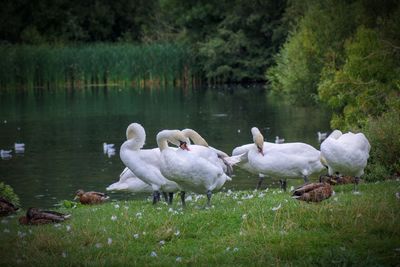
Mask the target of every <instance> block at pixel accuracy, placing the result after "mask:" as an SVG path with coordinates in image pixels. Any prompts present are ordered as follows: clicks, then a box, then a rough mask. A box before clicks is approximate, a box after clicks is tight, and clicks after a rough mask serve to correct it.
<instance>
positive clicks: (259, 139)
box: [251, 127, 264, 156]
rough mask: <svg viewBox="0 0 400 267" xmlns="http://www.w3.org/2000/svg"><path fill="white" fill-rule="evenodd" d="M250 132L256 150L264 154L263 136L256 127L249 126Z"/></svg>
mask: <svg viewBox="0 0 400 267" xmlns="http://www.w3.org/2000/svg"><path fill="white" fill-rule="evenodd" d="M251 134H252V135H253V141H254V144H255V145H256V147H257V150H258V152H259V153H261V155H263V156H264V150H263V148H264V136H263V135H262V134H261V132H260V130H259V129H258V128H257V127H253V128H251Z"/></svg>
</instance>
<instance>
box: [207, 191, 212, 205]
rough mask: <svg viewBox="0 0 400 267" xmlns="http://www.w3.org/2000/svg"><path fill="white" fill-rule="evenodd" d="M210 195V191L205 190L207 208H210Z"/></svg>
mask: <svg viewBox="0 0 400 267" xmlns="http://www.w3.org/2000/svg"><path fill="white" fill-rule="evenodd" d="M211 195H212V192H211V190H207V206H209V207H210V206H211Z"/></svg>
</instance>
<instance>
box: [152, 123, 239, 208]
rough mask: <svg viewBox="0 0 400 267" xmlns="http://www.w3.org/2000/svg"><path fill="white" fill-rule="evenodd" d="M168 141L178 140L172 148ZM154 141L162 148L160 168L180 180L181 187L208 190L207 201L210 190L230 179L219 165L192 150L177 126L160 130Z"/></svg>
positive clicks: (200, 191) (201, 190)
mask: <svg viewBox="0 0 400 267" xmlns="http://www.w3.org/2000/svg"><path fill="white" fill-rule="evenodd" d="M168 142H176V143H179V144H180V146H179V147H180V148H179V149H177V150H174V149H172V148H170V147H169V146H168ZM157 144H158V147H159V148H160V151H161V160H162V167H161V172H162V173H163V174H164V175H165V177H167V178H168V179H170V180H171V181H174V182H176V183H178V184H179V186H181V187H182V188H183V190H185V191H187V190H189V191H193V192H196V193H200V194H207V204H208V205H209V204H210V200H211V195H212V191H214V190H218V189H220V188H221V187H222V186H223V185H224V183H225V182H226V181H227V180H231V178H230V177H229V176H227V175H226V174H225V173H224V171H223V169H222V168H221V167H217V166H216V165H214V164H212V163H211V162H209V161H208V160H207V159H205V158H203V157H201V156H199V155H197V154H196V153H192V151H191V150H190V146H189V147H188V146H187V137H186V136H185V135H184V134H183V133H182V132H181V131H178V130H163V131H161V132H159V133H158V134H157Z"/></svg>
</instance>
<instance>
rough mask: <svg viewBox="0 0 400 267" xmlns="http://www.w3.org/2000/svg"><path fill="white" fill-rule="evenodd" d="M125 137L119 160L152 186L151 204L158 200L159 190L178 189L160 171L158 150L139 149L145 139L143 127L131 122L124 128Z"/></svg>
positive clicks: (169, 191) (172, 190) (174, 190)
mask: <svg viewBox="0 0 400 267" xmlns="http://www.w3.org/2000/svg"><path fill="white" fill-rule="evenodd" d="M126 137H127V141H125V142H124V143H123V144H122V146H121V150H120V157H121V160H122V162H123V163H124V164H125V166H127V167H128V168H129V169H130V170H131V171H132V173H134V174H135V175H136V176H137V177H138V178H139V179H141V180H142V181H143V182H145V183H147V184H149V185H150V186H151V187H152V189H153V204H155V203H157V202H158V201H159V200H160V191H163V192H168V193H173V192H176V191H179V190H180V188H179V186H178V184H177V183H175V182H173V181H170V180H168V179H167V178H165V177H164V176H163V175H162V174H161V172H160V163H161V154H160V150H159V149H158V148H154V149H141V148H142V147H143V145H144V142H145V140H146V133H145V131H144V128H143V127H142V126H141V125H140V124H138V123H132V124H130V125H129V126H128V128H127V130H126ZM170 201H172V199H170Z"/></svg>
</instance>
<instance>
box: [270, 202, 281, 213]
mask: <svg viewBox="0 0 400 267" xmlns="http://www.w3.org/2000/svg"><path fill="white" fill-rule="evenodd" d="M281 207H282V205H281V203H279V205H278V206H276V207H273V208H272V209H271V210H272V211H277V210H279V209H280V208H281Z"/></svg>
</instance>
